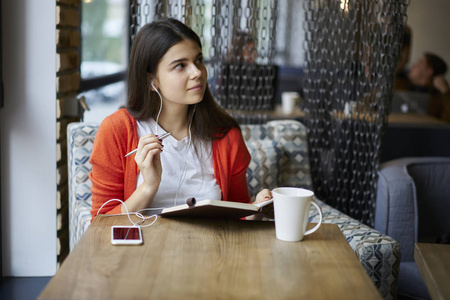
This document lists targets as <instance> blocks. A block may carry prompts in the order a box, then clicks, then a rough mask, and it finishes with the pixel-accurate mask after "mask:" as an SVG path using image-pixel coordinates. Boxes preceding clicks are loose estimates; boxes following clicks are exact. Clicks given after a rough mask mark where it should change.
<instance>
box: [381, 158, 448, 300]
mask: <svg viewBox="0 0 450 300" xmlns="http://www.w3.org/2000/svg"><path fill="white" fill-rule="evenodd" d="M378 175H379V178H378V188H377V202H376V212H375V229H377V230H378V231H381V232H382V233H384V234H386V235H389V236H390V237H392V238H394V239H395V240H397V241H398V242H399V243H400V252H401V260H400V274H399V285H398V295H399V296H400V297H406V298H409V299H430V296H429V294H428V291H427V289H426V286H425V283H424V281H423V279H422V276H421V274H420V272H419V269H418V268H417V265H416V264H415V262H414V244H415V243H417V242H424V243H448V237H449V235H450V218H449V213H450V157H421V158H419V157H411V158H402V159H396V160H392V161H389V162H387V163H384V164H382V165H381V166H380V170H379V173H378Z"/></svg>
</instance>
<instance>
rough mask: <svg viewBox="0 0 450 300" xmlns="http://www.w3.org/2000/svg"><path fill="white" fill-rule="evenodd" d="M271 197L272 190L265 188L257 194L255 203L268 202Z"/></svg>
mask: <svg viewBox="0 0 450 300" xmlns="http://www.w3.org/2000/svg"><path fill="white" fill-rule="evenodd" d="M270 199H272V192H271V191H270V190H268V189H263V190H262V191H261V192H259V193H258V194H257V195H256V199H255V202H253V204H257V203H261V202H266V201H269V200H270Z"/></svg>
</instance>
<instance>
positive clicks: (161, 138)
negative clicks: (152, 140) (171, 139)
mask: <svg viewBox="0 0 450 300" xmlns="http://www.w3.org/2000/svg"><path fill="white" fill-rule="evenodd" d="M169 135H171V133H170V132H166V133H164V134H163V135H160V136H158V139H160V140H163V139H165V138H166V137H168V136H169ZM136 151H137V149H134V150H133V151H131V152H130V153H128V154H127V155H125V157H127V156H130V155H131V154H134V153H136Z"/></svg>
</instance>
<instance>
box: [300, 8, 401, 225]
mask: <svg viewBox="0 0 450 300" xmlns="http://www.w3.org/2000/svg"><path fill="white" fill-rule="evenodd" d="M407 5H408V3H407V1H406V0H341V1H337V0H305V1H304V9H305V16H306V17H305V30H306V38H305V50H306V59H305V60H306V66H305V82H304V85H305V86H304V101H305V103H304V104H305V113H306V116H307V117H306V119H305V123H306V126H307V128H308V135H309V137H308V139H309V146H310V162H311V173H312V177H313V185H314V190H315V192H316V195H317V196H318V197H319V198H320V199H322V200H324V201H325V202H327V203H328V204H330V205H331V206H334V207H335V208H337V209H339V210H341V211H343V212H345V213H347V214H349V215H350V216H352V217H354V218H356V219H358V220H360V221H362V222H365V223H366V224H368V225H373V221H374V206H375V194H376V182H377V169H378V165H379V156H380V155H379V152H380V146H381V137H382V135H383V132H384V130H385V127H386V123H387V116H388V113H389V109H390V104H391V100H392V95H393V83H394V75H395V69H396V66H397V62H398V58H399V53H400V49H401V43H402V40H401V39H402V36H403V32H404V27H405V23H406V9H407Z"/></svg>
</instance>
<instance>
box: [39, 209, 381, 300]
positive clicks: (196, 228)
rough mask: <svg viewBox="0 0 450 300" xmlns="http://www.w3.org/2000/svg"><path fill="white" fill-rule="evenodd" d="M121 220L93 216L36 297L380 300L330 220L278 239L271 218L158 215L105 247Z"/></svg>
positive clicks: (122, 223) (118, 217)
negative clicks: (139, 234)
mask: <svg viewBox="0 0 450 300" xmlns="http://www.w3.org/2000/svg"><path fill="white" fill-rule="evenodd" d="M128 224H129V221H128V219H127V218H126V217H125V216H110V217H107V216H99V217H97V218H95V220H94V222H93V223H92V224H91V226H90V227H89V228H88V230H87V231H86V233H85V234H84V235H83V237H82V238H81V240H80V241H79V243H78V244H77V246H76V247H75V248H74V250H73V251H72V252H71V253H70V255H69V256H68V258H67V259H66V261H65V262H64V263H63V265H62V266H61V268H60V270H59V271H58V272H57V274H56V275H55V276H54V277H53V278H52V280H51V281H50V282H49V284H48V285H47V287H46V288H45V289H44V291H43V292H42V294H41V295H40V299H320V300H322V299H346V300H347V299H381V296H380V295H379V293H378V291H377V289H376V288H375V286H374V285H373V283H372V281H371V280H370V278H369V277H368V275H367V273H366V272H365V271H364V269H363V267H362V265H361V264H360V262H359V260H358V259H357V258H356V255H355V254H354V252H353V251H352V249H351V248H350V246H349V245H348V243H347V241H346V240H345V238H344V236H343V235H342V233H341V231H340V229H339V228H338V226H337V225H334V224H323V225H322V226H321V227H320V228H319V230H317V231H316V232H314V233H313V234H311V235H308V236H306V237H305V239H304V240H303V241H302V242H283V241H279V240H277V239H276V237H275V227H274V223H273V222H265V221H237V220H212V219H183V218H178V219H175V218H173V219H169V218H159V219H158V220H157V221H156V223H155V224H154V225H153V226H151V227H148V228H143V229H142V231H143V236H144V244H143V245H142V246H113V245H111V242H110V227H111V226H112V225H128ZM313 225H315V224H309V228H310V227H311V226H313Z"/></svg>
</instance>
